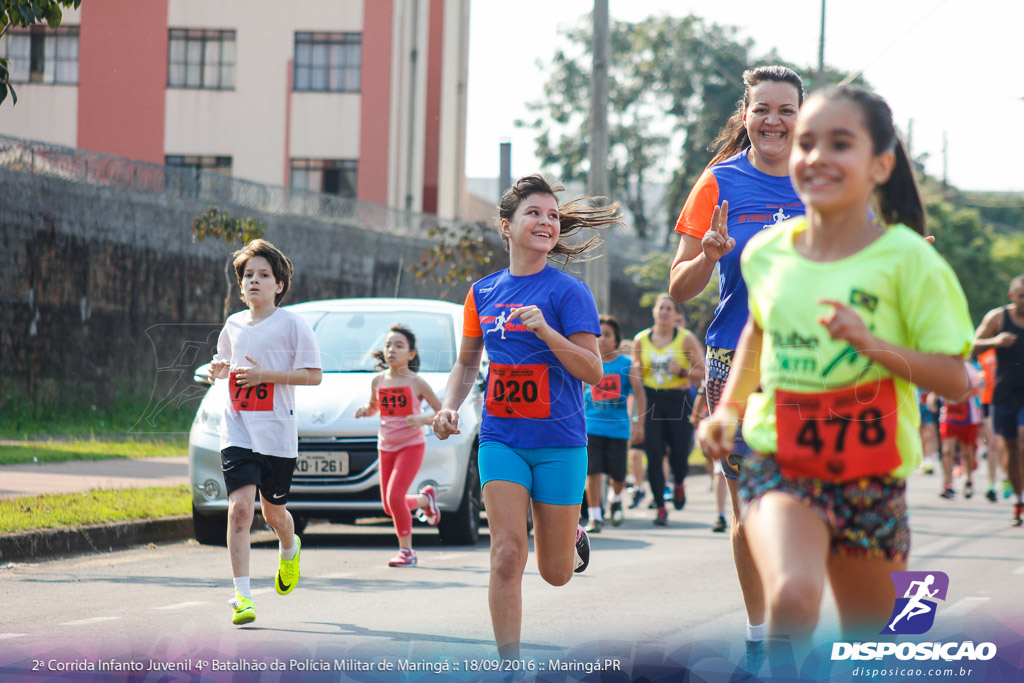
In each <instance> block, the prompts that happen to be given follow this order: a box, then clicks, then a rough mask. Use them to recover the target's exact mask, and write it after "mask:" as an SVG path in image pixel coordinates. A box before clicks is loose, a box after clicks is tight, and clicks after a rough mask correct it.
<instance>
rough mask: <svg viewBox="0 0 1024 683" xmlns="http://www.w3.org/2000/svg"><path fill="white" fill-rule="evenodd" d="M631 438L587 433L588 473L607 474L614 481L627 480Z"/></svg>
mask: <svg viewBox="0 0 1024 683" xmlns="http://www.w3.org/2000/svg"><path fill="white" fill-rule="evenodd" d="M628 451H629V439H611V438H608V437H607V436H594V435H593V434H587V474H607V475H608V476H609V477H610V478H611V480H612V481H625V480H626V455H627V452H628Z"/></svg>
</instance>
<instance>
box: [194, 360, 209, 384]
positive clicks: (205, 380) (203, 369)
mask: <svg viewBox="0 0 1024 683" xmlns="http://www.w3.org/2000/svg"><path fill="white" fill-rule="evenodd" d="M210 365H211V363H206V364H205V365H200V366H199V367H198V368H196V371H195V374H193V375H192V381H193V382H195V383H196V384H204V385H206V386H210V385H211V384H213V382H211V381H210Z"/></svg>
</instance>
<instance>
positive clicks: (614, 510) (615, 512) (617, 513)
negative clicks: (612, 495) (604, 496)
mask: <svg viewBox="0 0 1024 683" xmlns="http://www.w3.org/2000/svg"><path fill="white" fill-rule="evenodd" d="M609 511H610V513H611V518H612V526H620V525H621V524H622V520H624V519H625V518H626V516H625V515H624V514H623V513H622V501H621V500H617V501H615V502H614V503H612V504H611V507H610V508H609Z"/></svg>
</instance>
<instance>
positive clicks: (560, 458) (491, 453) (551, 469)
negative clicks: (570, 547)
mask: <svg viewBox="0 0 1024 683" xmlns="http://www.w3.org/2000/svg"><path fill="white" fill-rule="evenodd" d="M478 454H479V463H480V484H481V485H486V484H487V482H489V481H511V482H513V483H515V484H520V485H521V486H523V487H524V488H525V489H526V490H527V491H529V492H530V497H531V498H533V499H534V500H535V501H537V502H539V503H550V504H551V505H579V504H580V503H582V502H583V489H584V487H585V486H586V484H587V447H586V446H576V447H569V448H513V447H512V446H507V445H505V444H503V443H498V442H497V441H484V442H483V443H481V444H480V450H479V452H478Z"/></svg>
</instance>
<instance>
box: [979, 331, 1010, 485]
mask: <svg viewBox="0 0 1024 683" xmlns="http://www.w3.org/2000/svg"><path fill="white" fill-rule="evenodd" d="M978 365H980V366H981V372H982V377H983V380H982V381H983V382H984V385H983V388H982V390H981V399H980V400H981V429H980V430H979V432H978V439H979V441H980V442H981V443H980V445H979V448H978V452H979V455H980V457H983V458H984V459H985V465H986V469H987V470H988V490H987V491H986V492H985V498H987V499H988V500H989V502H992V503H994V502H996V484H998V483H999V471H1000V467H1001V463H1002V459H1003V450H1002V448H1000V446H1001V440H1000V439H999V438H997V437H996V435H995V433H994V432H993V431H992V392H993V391H994V390H995V388H996V350H995V349H988V350H987V351H983V352H982V353H979V354H978ZM1011 492H1012V489H1011V488H1010V481H1009V480H1008V479H1004V480H1003V496H1004V497H1006V498H1009V497H1010V493H1011Z"/></svg>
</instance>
